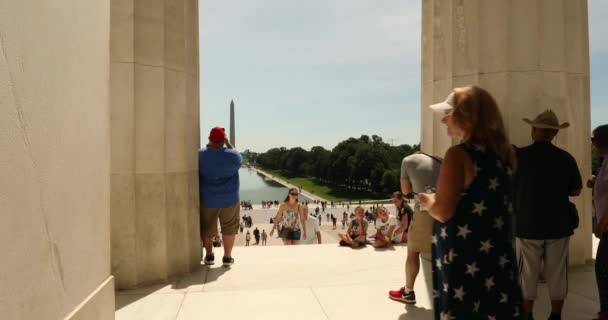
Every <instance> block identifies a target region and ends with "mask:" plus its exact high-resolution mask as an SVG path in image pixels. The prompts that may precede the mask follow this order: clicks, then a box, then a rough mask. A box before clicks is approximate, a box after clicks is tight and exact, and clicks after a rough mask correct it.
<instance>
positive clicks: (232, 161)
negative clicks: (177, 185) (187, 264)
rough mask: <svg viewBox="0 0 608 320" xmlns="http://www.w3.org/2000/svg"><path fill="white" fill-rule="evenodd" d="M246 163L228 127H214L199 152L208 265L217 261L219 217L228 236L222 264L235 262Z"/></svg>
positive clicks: (202, 236) (223, 231) (202, 217)
mask: <svg viewBox="0 0 608 320" xmlns="http://www.w3.org/2000/svg"><path fill="white" fill-rule="evenodd" d="M242 162H243V157H242V156H241V154H240V153H238V152H237V151H236V150H234V147H233V146H232V144H230V141H228V138H227V137H226V133H225V132H224V128H220V127H215V128H213V129H211V133H210V134H209V144H208V145H207V147H206V148H202V149H201V150H199V152H198V179H199V188H200V189H199V190H200V201H201V210H200V214H201V219H200V221H201V225H200V227H201V229H200V230H201V239H202V241H203V246H204V247H205V258H204V260H203V261H204V263H205V264H206V265H212V264H214V263H215V257H214V255H213V237H214V236H215V235H217V234H218V230H217V220H218V218H219V220H220V226H221V230H222V238H223V239H224V258H223V259H222V265H223V266H224V267H228V266H230V265H232V264H233V263H234V259H233V258H232V247H233V246H234V239H235V237H236V234H237V233H238V230H239V221H240V202H239V168H240V167H241V163H242Z"/></svg>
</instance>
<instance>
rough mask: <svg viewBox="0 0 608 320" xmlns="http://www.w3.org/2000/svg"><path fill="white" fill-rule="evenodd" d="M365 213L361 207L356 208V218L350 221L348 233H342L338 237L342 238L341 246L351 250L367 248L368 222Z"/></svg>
mask: <svg viewBox="0 0 608 320" xmlns="http://www.w3.org/2000/svg"><path fill="white" fill-rule="evenodd" d="M363 217H364V211H363V208H362V207H361V206H358V207H356V208H355V218H354V219H352V220H351V221H350V225H349V226H348V229H346V232H344V231H340V232H339V233H338V237H340V245H341V246H350V247H351V248H353V249H354V248H358V247H361V246H365V238H366V237H367V221H365V219H364V218H363Z"/></svg>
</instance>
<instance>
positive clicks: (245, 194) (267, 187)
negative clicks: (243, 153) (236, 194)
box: [239, 168, 307, 204]
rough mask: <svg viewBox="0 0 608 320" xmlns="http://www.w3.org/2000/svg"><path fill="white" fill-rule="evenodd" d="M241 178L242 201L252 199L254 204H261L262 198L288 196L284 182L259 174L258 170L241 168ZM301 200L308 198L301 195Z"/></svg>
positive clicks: (280, 199)
mask: <svg viewBox="0 0 608 320" xmlns="http://www.w3.org/2000/svg"><path fill="white" fill-rule="evenodd" d="M239 178H240V180H241V190H240V196H241V201H246V200H251V202H252V203H253V204H259V203H261V201H262V200H278V201H283V199H285V196H287V190H288V189H287V188H286V187H285V186H283V185H282V184H280V183H278V182H276V181H274V180H272V179H270V178H266V177H264V176H263V175H262V174H258V173H257V171H255V170H252V169H247V168H241V169H240V170H239ZM298 199H299V200H300V201H303V200H307V198H306V197H304V196H303V195H300V196H299V197H298Z"/></svg>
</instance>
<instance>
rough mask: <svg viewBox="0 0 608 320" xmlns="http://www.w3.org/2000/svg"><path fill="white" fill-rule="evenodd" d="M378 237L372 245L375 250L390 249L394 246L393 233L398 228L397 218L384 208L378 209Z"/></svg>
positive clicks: (376, 236)
mask: <svg viewBox="0 0 608 320" xmlns="http://www.w3.org/2000/svg"><path fill="white" fill-rule="evenodd" d="M376 216H377V218H376V235H375V241H374V243H372V246H373V247H374V248H377V249H378V248H388V247H391V246H392V245H393V233H394V232H395V228H397V222H398V221H397V218H395V216H393V215H391V214H389V213H388V210H387V209H386V208H384V207H379V208H377V209H376Z"/></svg>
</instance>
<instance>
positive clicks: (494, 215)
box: [414, 86, 538, 319]
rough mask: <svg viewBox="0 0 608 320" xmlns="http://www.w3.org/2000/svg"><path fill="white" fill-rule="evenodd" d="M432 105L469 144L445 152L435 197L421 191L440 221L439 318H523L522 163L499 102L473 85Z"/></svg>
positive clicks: (436, 264)
mask: <svg viewBox="0 0 608 320" xmlns="http://www.w3.org/2000/svg"><path fill="white" fill-rule="evenodd" d="M432 108H433V109H435V110H437V109H440V110H442V111H444V112H445V116H444V117H443V119H442V122H443V123H445V124H446V125H447V132H448V134H449V135H451V136H452V137H457V138H460V139H462V143H461V144H459V145H456V146H453V147H451V148H449V149H448V151H447V152H446V154H445V158H444V160H443V162H442V164H441V171H440V173H439V181H438V183H437V192H436V194H431V193H421V194H419V198H420V205H421V206H422V207H424V208H428V209H429V212H430V214H431V216H432V217H433V218H434V219H435V220H436V221H435V223H434V225H433V244H434V246H433V260H432V261H433V264H432V265H433V292H434V293H435V298H434V308H433V309H434V313H435V319H522V317H523V310H522V296H521V289H520V287H519V285H518V283H519V279H518V273H517V262H516V260H515V252H514V250H513V237H512V232H511V210H510V207H511V192H512V188H511V173H512V172H513V169H514V168H515V163H516V160H515V155H514V152H513V149H512V147H511V144H510V143H509V140H508V138H507V136H506V134H505V129H504V124H503V121H502V116H501V114H500V111H499V109H498V106H497V105H496V101H495V100H494V98H493V97H492V96H491V95H490V94H489V93H488V92H487V91H485V90H483V89H481V88H479V87H476V86H473V87H466V88H457V89H454V91H453V92H452V93H451V94H450V95H449V96H448V98H447V100H446V102H444V103H441V104H437V105H434V106H432ZM415 220H416V217H414V221H415ZM414 226H415V222H414ZM536 275H537V276H538V273H536Z"/></svg>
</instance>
